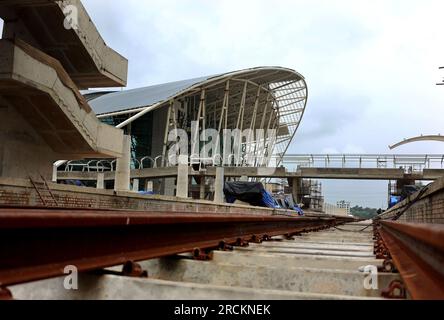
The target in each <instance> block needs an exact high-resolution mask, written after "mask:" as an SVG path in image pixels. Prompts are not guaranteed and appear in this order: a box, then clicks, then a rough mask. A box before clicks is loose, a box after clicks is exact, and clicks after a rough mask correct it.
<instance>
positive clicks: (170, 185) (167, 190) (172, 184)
mask: <svg viewBox="0 0 444 320" xmlns="http://www.w3.org/2000/svg"><path fill="white" fill-rule="evenodd" d="M175 180H176V179H174V178H165V179H164V182H163V194H164V195H166V196H171V197H174V195H175V193H174V190H175V188H176V181H175Z"/></svg>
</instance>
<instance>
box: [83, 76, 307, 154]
mask: <svg viewBox="0 0 444 320" xmlns="http://www.w3.org/2000/svg"><path fill="white" fill-rule="evenodd" d="M202 90H205V100H206V105H207V108H208V114H211V113H212V110H214V122H215V123H216V118H217V114H218V111H219V116H220V110H222V108H223V105H224V104H225V101H226V99H225V98H224V97H226V94H227V91H228V97H229V98H228V101H227V103H226V106H227V110H228V111H227V113H228V127H229V128H237V126H239V116H238V114H239V113H240V112H239V110H240V106H241V105H244V108H245V111H244V112H245V114H244V115H243V116H242V117H243V118H244V116H245V119H244V120H243V121H245V123H243V125H242V128H244V129H245V128H248V127H250V126H252V127H254V128H256V129H257V128H263V129H267V128H276V129H278V138H277V144H276V149H275V153H276V154H280V155H283V154H284V153H285V152H286V151H287V149H288V146H289V144H290V142H291V140H292V139H293V137H294V135H295V133H296V131H297V129H298V127H299V124H300V122H301V120H302V117H303V115H304V111H305V107H306V104H307V95H308V90H307V85H306V82H305V79H304V77H303V76H302V75H301V74H299V73H298V72H296V71H294V70H291V69H287V68H281V67H258V68H251V69H245V70H240V71H234V72H229V73H224V74H218V75H213V76H207V77H200V78H195V79H189V80H183V81H177V82H171V83H166V84H160V85H154V86H149V87H144V88H139V89H132V90H126V91H120V92H109V91H108V92H97V91H95V92H85V93H84V95H85V97H86V98H87V99H88V100H89V104H90V106H91V107H92V108H93V110H94V111H95V112H96V114H97V115H98V117H99V118H104V117H108V116H113V115H125V114H128V118H129V119H128V120H127V121H125V122H124V123H123V124H121V126H120V127H123V126H126V125H128V124H129V123H131V122H132V121H134V120H136V119H138V118H139V117H141V116H142V115H144V114H146V113H148V112H150V111H152V110H155V109H158V108H163V107H168V106H169V105H170V103H171V102H172V101H183V100H184V99H187V98H188V99H190V98H191V97H197V99H199V95H200V93H201V92H202ZM211 107H212V109H211ZM209 121H210V122H211V120H209ZM217 121H218V120H217ZM216 127H217V126H216Z"/></svg>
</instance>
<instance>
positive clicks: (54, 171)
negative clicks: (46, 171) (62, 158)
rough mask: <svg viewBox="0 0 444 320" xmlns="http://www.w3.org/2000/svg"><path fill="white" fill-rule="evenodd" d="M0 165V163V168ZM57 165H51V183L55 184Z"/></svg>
mask: <svg viewBox="0 0 444 320" xmlns="http://www.w3.org/2000/svg"><path fill="white" fill-rule="evenodd" d="M1 165H2V163H1V161H0V166H1ZM57 169H58V168H57V165H55V164H53V165H52V182H54V183H57ZM0 176H1V168H0Z"/></svg>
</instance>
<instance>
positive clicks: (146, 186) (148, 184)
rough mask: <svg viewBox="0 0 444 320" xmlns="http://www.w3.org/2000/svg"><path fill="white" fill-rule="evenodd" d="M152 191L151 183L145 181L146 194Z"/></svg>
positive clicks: (152, 185)
mask: <svg viewBox="0 0 444 320" xmlns="http://www.w3.org/2000/svg"><path fill="white" fill-rule="evenodd" d="M153 190H154V184H153V182H152V181H149V180H147V181H146V183H145V191H146V192H153Z"/></svg>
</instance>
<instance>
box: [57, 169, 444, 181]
mask: <svg viewBox="0 0 444 320" xmlns="http://www.w3.org/2000/svg"><path fill="white" fill-rule="evenodd" d="M224 170H225V172H224V175H225V177H226V178H241V177H249V178H278V179H289V180H293V179H310V178H312V179H354V180H396V179H398V178H400V179H409V180H437V179H439V178H442V177H444V170H440V169H426V170H424V174H416V175H409V174H404V171H403V170H398V169H325V170H324V169H316V168H303V169H302V170H301V171H299V172H287V171H286V169H285V168H267V169H265V168H244V167H224ZM71 174H72V176H70V174H68V173H62V174H61V176H60V177H61V179H74V178H75V179H78V180H93V178H92V177H91V176H89V175H88V173H87V172H81V173H78V172H73V173H71ZM188 175H189V176H195V177H198V176H205V177H215V176H216V167H209V168H207V169H206V172H204V173H202V172H199V171H194V170H193V169H192V168H190V169H189V173H188ZM176 176H177V167H166V168H146V169H140V170H132V171H131V178H132V179H145V178H148V179H160V178H168V177H176ZM106 180H112V175H110V176H109V177H108V178H107V179H106Z"/></svg>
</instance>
